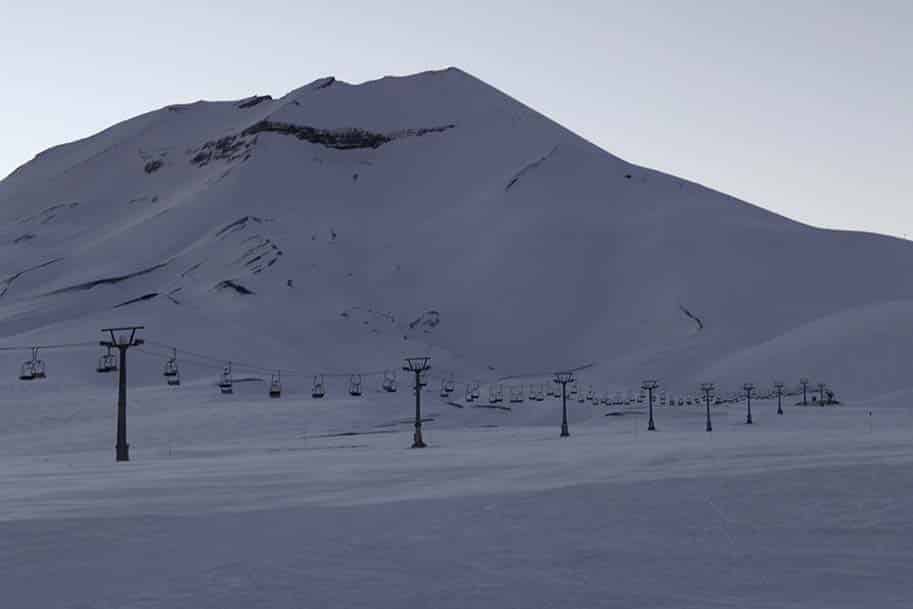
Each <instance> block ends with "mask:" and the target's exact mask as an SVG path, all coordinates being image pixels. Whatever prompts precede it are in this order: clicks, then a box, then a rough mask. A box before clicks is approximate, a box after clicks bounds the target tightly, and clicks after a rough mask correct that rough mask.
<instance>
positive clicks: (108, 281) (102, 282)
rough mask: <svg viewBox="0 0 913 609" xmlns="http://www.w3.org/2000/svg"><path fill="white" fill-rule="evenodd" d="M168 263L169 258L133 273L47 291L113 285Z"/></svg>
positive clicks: (61, 291)
mask: <svg viewBox="0 0 913 609" xmlns="http://www.w3.org/2000/svg"><path fill="white" fill-rule="evenodd" d="M169 264H171V261H170V260H169V261H167V262H162V263H160V264H156V265H154V266H150V267H149V268H146V269H142V270H139V271H136V272H135V273H128V274H126V275H118V276H116V277H105V278H103V279H94V280H92V281H86V282H84V283H78V284H76V285H72V286H68V287H65V288H60V289H59V290H54V291H53V292H49V295H54V294H66V293H68V292H77V291H82V290H91V289H92V288H95V287H98V286H100V285H114V284H117V283H121V282H122V281H127V280H128V279H133V278H135V277H140V276H142V275H147V274H149V273H152V272H155V271H157V270H159V269H163V268H165V267H166V266H168V265H169Z"/></svg>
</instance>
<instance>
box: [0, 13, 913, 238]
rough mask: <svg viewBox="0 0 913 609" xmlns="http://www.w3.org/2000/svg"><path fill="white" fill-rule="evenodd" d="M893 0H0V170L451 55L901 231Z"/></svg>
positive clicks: (911, 150)
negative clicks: (137, 125) (202, 111)
mask: <svg viewBox="0 0 913 609" xmlns="http://www.w3.org/2000/svg"><path fill="white" fill-rule="evenodd" d="M911 32H913V2H911V1H910V0H901V1H887V0H884V1H867V2H864V1H862V0H859V1H857V2H841V1H840V0H830V1H825V0H806V1H802V0H795V1H788V2H784V1H768V2H761V1H760V0H759V1H752V2H749V1H740V0H728V1H727V0H703V1H696V2H688V1H678V2H671V1H669V2H658V1H647V0H641V1H638V2H629V1H624V2H615V1H609V0H603V1H601V2H600V1H578V2H574V1H573V0H566V1H564V2H536V1H535V0H527V1H522V0H503V1H500V2H499V1H497V0H490V1H488V2H472V1H464V2H456V1H451V2H433V1H428V0H426V1H412V0H405V1H400V2H395V1H388V2H344V1H342V0H338V1H332V0H327V1H308V0H294V1H288V0H271V1H269V2H252V1H250V0H243V1H240V2H238V1H234V0H222V1H220V2H215V1H210V2H199V1H196V0H181V1H174V0H157V1H156V2H147V1H142V2H136V1H124V0H120V1H113V0H108V1H102V0H81V1H80V2H63V1H58V2H50V1H47V0H31V1H30V2H22V1H20V0H0V132H2V134H3V137H2V140H0V176H5V175H6V174H8V173H9V172H10V171H12V170H13V169H14V168H15V167H16V166H18V165H20V164H22V163H24V162H26V161H27V160H29V159H30V158H32V157H33V156H34V155H35V154H36V153H38V152H39V151H41V150H43V149H45V148H48V147H50V146H53V145H55V144H58V143H63V142H65V141H70V140H73V139H77V138H80V137H84V136H87V135H90V134H91V133H93V132H96V131H98V130H101V129H103V128H105V127H107V126H109V125H111V124H113V123H115V122H117V121H120V120H123V119H126V118H129V117H131V116H134V115H136V114H140V113H142V112H145V111H147V110H151V109H154V108H157V107H161V106H164V105H167V104H172V103H178V102H185V101H192V100H196V99H201V98H203V99H233V98H241V97H244V96H247V95H250V94H253V93H261V94H262V93H270V94H273V95H282V94H284V93H286V92H288V91H289V90H291V89H293V88H295V87H297V86H300V85H302V84H305V83H306V82H309V81H311V80H313V79H315V78H317V77H320V76H324V75H330V74H332V75H335V76H336V77H337V78H340V79H342V80H346V81H349V82H361V81H364V80H370V79H374V78H377V77H380V76H383V75H385V74H408V73H412V72H418V71H422V70H426V69H431V68H442V67H446V66H449V65H455V66H458V67H460V68H462V69H464V70H466V71H467V72H470V73H472V74H474V75H476V76H478V77H479V78H481V79H482V80H485V81H486V82H488V83H490V84H492V85H494V86H495V87H497V88H499V89H501V90H503V91H505V92H506V93H508V94H510V95H512V96H514V97H516V98H518V99H519V100H521V101H522V102H524V103H526V104H528V105H530V106H532V107H533V108H535V109H537V110H539V111H540V112H542V113H544V114H546V115H548V116H549V117H551V118H553V119H554V120H556V121H558V122H560V123H562V124H564V125H565V126H566V127H568V128H570V129H571V130H573V131H576V132H577V133H579V134H580V135H582V136H584V137H586V138H587V139H589V140H591V141H593V142H595V143H596V144H598V145H599V146H601V147H603V148H605V149H606V150H608V151H609V152H612V153H613V154H616V155H618V156H621V157H623V158H625V159H627V160H629V161H632V162H635V163H638V164H642V165H646V166H649V167H653V168H656V169H660V170H663V171H666V172H669V173H673V174H676V175H679V176H682V177H685V178H689V179H692V180H696V181H698V182H701V183H703V184H706V185H707V186H710V187H713V188H716V189H719V190H722V191H724V192H727V193H729V194H732V195H735V196H738V197H740V198H743V199H745V200H747V201H749V202H752V203H755V204H757V205H761V206H763V207H766V208H768V209H771V210H774V211H776V212H779V213H782V214H784V215H787V216H789V217H792V218H796V219H798V220H801V221H804V222H809V223H812V224H816V225H820V226H828V227H840V228H853V229H860V230H871V231H876V232H884V233H890V234H895V235H906V234H907V233H909V234H911V235H913V230H911V229H913V205H910V203H913V200H911V199H913V196H911V193H913V188H911V186H913V179H911V161H913V110H911V109H913V35H911Z"/></svg>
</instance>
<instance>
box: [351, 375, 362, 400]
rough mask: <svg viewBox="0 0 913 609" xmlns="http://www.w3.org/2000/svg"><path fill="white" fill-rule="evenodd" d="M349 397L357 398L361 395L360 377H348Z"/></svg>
mask: <svg viewBox="0 0 913 609" xmlns="http://www.w3.org/2000/svg"><path fill="white" fill-rule="evenodd" d="M349 395H351V396H352V397H356V398H357V397H358V396H360V395H361V375H360V374H353V375H352V376H350V377H349Z"/></svg>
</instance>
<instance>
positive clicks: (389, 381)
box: [381, 370, 396, 393]
mask: <svg viewBox="0 0 913 609" xmlns="http://www.w3.org/2000/svg"><path fill="white" fill-rule="evenodd" d="M381 388H382V389H383V390H384V391H386V392H387V393H396V371H395V370H385V371H384V382H383V384H381Z"/></svg>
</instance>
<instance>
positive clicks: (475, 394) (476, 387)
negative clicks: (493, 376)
mask: <svg viewBox="0 0 913 609" xmlns="http://www.w3.org/2000/svg"><path fill="white" fill-rule="evenodd" d="M480 388H481V384H480V383H479V382H478V381H475V382H474V383H473V384H472V400H473V401H475V400H478V399H479V396H480V395H481V390H480Z"/></svg>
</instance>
